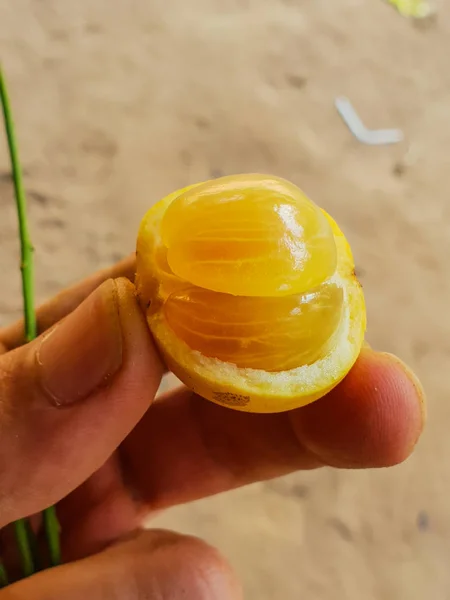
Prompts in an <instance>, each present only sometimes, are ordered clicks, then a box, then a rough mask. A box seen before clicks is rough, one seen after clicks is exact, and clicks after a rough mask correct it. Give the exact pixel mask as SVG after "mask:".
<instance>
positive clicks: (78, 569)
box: [0, 531, 242, 600]
mask: <svg viewBox="0 0 450 600" xmlns="http://www.w3.org/2000/svg"><path fill="white" fill-rule="evenodd" d="M49 598H64V600H85V599H86V598H89V600H117V599H118V598H126V599H127V600H142V599H143V598H149V599H150V598H155V599H156V598H158V599H160V600H240V599H241V598H242V593H241V589H240V586H239V584H238V582H237V580H236V578H235V576H234V575H233V573H232V572H231V569H230V567H229V566H228V564H227V563H226V561H225V560H224V559H223V558H222V557H221V556H220V555H219V554H218V552H217V551H216V550H214V549H213V548H211V547H210V546H208V545H207V544H206V543H205V542H202V541H201V540H198V539H196V538H192V537H188V536H182V535H178V534H175V533H172V532H168V531H148V532H142V533H140V534H138V535H137V536H135V537H133V538H132V539H129V540H128V541H125V542H122V543H120V544H118V545H117V546H113V547H111V548H109V549H108V550H105V551H104V552H102V553H101V554H98V555H96V556H93V557H91V558H88V559H84V560H81V561H78V562H74V563H69V564H67V565H64V566H62V567H57V568H54V569H51V570H48V571H43V572H41V573H39V574H38V575H35V576H33V577H31V578H29V579H25V580H23V581H21V582H18V583H16V584H14V585H11V586H9V587H7V588H5V589H4V590H3V591H2V592H0V600H48V599H49Z"/></svg>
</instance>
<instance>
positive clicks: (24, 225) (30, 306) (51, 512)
mask: <svg viewBox="0 0 450 600" xmlns="http://www.w3.org/2000/svg"><path fill="white" fill-rule="evenodd" d="M0 101H1V104H2V109H3V119H4V122H5V130H6V137H7V141H8V148H9V154H10V159H11V167H12V175H13V182H14V192H15V199H16V208H17V216H18V220H19V235H20V254H21V263H20V270H21V275H22V294H23V309H24V320H25V340H26V341H27V342H31V340H33V339H34V338H35V337H36V335H37V324H36V314H35V309H34V270H33V246H32V243H31V238H30V233H29V230H28V220H27V205H26V196H25V189H24V186H23V180H22V171H21V168H20V161H19V153H18V149H17V142H16V136H15V132H14V123H13V118H12V113H11V105H10V102H9V96H8V92H7V88H6V82H5V79H4V76H3V72H2V68H1V65H0ZM44 528H45V533H46V537H47V544H48V547H49V552H50V557H51V564H52V565H55V564H59V563H60V561H61V551H60V545H59V525H58V520H57V518H56V511H55V508H54V507H50V508H48V509H46V510H45V511H44ZM15 530H16V539H17V542H18V545H19V550H20V553H21V557H22V569H23V573H24V575H25V576H27V575H31V574H32V573H33V572H34V571H35V565H34V560H33V556H32V551H31V547H30V539H29V536H28V532H27V531H28V529H27V526H26V521H24V520H23V519H22V520H19V521H17V522H16V523H15Z"/></svg>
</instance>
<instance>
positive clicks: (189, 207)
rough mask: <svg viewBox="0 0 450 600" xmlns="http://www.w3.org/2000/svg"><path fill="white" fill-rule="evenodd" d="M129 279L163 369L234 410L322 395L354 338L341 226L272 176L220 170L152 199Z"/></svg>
mask: <svg viewBox="0 0 450 600" xmlns="http://www.w3.org/2000/svg"><path fill="white" fill-rule="evenodd" d="M136 287H137V291H138V296H139V299H140V302H141V305H142V307H143V309H144V310H145V314H146V318H147V322H148V325H149V327H150V330H151V331H152V333H153V336H154V338H155V341H156V343H157V344H158V346H159V349H160V351H161V353H162V355H163V357H164V359H165V361H166V363H167V366H168V367H169V368H170V369H171V370H172V371H173V373H174V374H175V375H176V376H177V377H178V378H179V379H180V380H181V381H183V382H184V383H185V384H186V385H187V386H188V387H189V388H191V389H192V390H193V391H195V392H197V393H198V394H200V395H201V396H204V397H205V398H207V399H209V400H212V401H213V402H216V403H218V404H222V405H226V406H229V407H232V408H235V409H237V410H243V411H249V412H281V411H285V410H290V409H293V408H296V407H299V406H303V405H305V404H308V403H310V402H312V401H314V400H316V399H318V398H320V397H322V396H323V395H324V394H326V393H327V392H328V391H329V390H330V389H332V388H333V387H334V386H335V385H336V384H337V383H339V381H341V380H342V379H343V377H344V376H345V375H346V374H347V373H348V371H349V370H350V368H351V367H352V366H353V364H354V362H355V361H356V358H357V357H358V354H359V351H360V349H361V345H362V343H363V339H364V332H365V324H366V313H365V304H364V296H363V292H362V289H361V286H360V284H359V282H358V281H357V279H356V277H355V274H354V262H353V257H352V253H351V250H350V247H349V245H348V243H347V241H346V239H345V237H344V235H343V234H342V232H341V231H340V229H339V228H338V226H337V225H336V223H335V222H334V221H333V219H332V218H331V217H330V216H329V215H328V214H327V213H325V211H323V210H321V209H320V208H319V207H318V206H317V205H316V204H314V203H313V202H312V201H311V200H309V199H308V198H307V197H306V196H305V194H304V193H303V192H302V191H301V190H300V189H299V188H297V187H296V186H294V185H293V184H292V183H290V182H288V181H285V180H284V179H280V178H278V177H273V176H268V175H258V174H252V175H236V176H229V177H222V178H219V179H215V180H213V181H208V182H205V183H200V184H195V185H191V186H189V187H187V188H184V189H182V190H179V191H177V192H174V193H172V194H170V195H169V196H167V197H166V198H164V199H163V200H161V201H160V202H158V203H157V204H155V205H154V206H153V207H152V208H151V209H150V210H149V211H148V212H147V214H146V215H145V216H144V219H143V220H142V223H141V226H140V229H139V234H138V240H137V270H136Z"/></svg>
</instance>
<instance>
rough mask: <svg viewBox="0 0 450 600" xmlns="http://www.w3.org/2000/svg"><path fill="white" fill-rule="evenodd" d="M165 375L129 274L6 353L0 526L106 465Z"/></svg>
mask: <svg viewBox="0 0 450 600" xmlns="http://www.w3.org/2000/svg"><path fill="white" fill-rule="evenodd" d="M161 375H162V365H161V363H160V360H159V357H158V354H157V352H156V350H155V348H154V346H153V342H152V339H151V337H150V335H149V333H148V328H147V325H146V323H145V319H144V317H143V315H142V312H141V310H140V309H139V307H138V304H137V301H136V297H135V290H134V286H133V285H132V284H131V283H130V282H129V281H128V280H126V279H119V280H116V281H114V280H111V279H110V280H108V281H106V282H105V283H103V284H102V285H101V286H100V287H99V288H98V289H97V290H96V291H95V292H94V293H93V294H91V295H90V296H89V297H88V298H87V300H85V302H83V303H82V304H81V305H80V306H79V307H78V308H77V309H76V310H75V311H74V312H73V313H72V314H71V315H70V316H68V317H67V318H66V319H65V320H64V321H62V322H61V323H60V324H58V325H56V327H55V328H53V329H52V330H51V331H50V332H49V333H48V334H45V335H43V336H41V338H40V339H38V340H36V341H35V342H33V343H31V344H28V345H26V346H22V347H21V348H18V349H16V350H14V351H12V352H9V353H7V354H4V355H2V356H0V481H1V489H0V515H1V516H0V525H4V524H6V523H7V522H10V521H12V520H15V519H17V518H19V517H22V516H25V515H29V514H31V513H35V512H38V511H39V510H41V509H42V508H45V507H46V506H48V505H50V504H54V503H55V502H56V501H58V500H59V499H60V498H61V497H63V496H65V495H66V494H68V493H69V492H70V491H72V490H73V489H74V488H75V487H76V486H78V485H79V484H80V483H81V482H82V481H84V480H85V479H86V478H87V477H89V475H91V474H92V473H93V472H94V471H96V470H97V469H98V468H99V467H100V466H101V465H102V464H104V462H105V461H106V460H107V459H108V457H109V456H110V455H111V454H112V452H113V451H114V450H115V449H116V448H117V446H118V445H119V444H120V442H121V441H122V440H123V439H124V438H125V436H126V435H127V434H128V433H129V432H130V430H131V429H132V428H133V427H134V426H135V424H136V423H137V422H138V421H139V419H140V418H141V417H142V415H143V414H144V413H145V411H146V410H147V408H148V407H149V405H150V402H151V401H152V400H153V398H154V395H155V393H156V391H157V389H158V386H159V383H160V379H161Z"/></svg>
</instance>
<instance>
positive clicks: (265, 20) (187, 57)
mask: <svg viewBox="0 0 450 600" xmlns="http://www.w3.org/2000/svg"><path fill="white" fill-rule="evenodd" d="M439 8H440V10H439V18H438V19H437V21H435V22H432V23H429V24H428V25H427V26H425V27H417V26H414V25H413V24H412V23H410V22H408V21H407V20H405V19H403V18H402V17H400V16H399V15H398V14H397V13H396V12H395V11H394V10H393V9H392V8H391V7H389V6H387V4H385V3H384V2H383V1H382V0H340V1H335V2H330V1H329V0H304V1H303V2H300V1H298V2H295V1H294V0H270V1H269V0H221V1H218V0H210V1H208V0H190V2H186V1H185V0H171V1H170V2H168V1H167V0H159V1H158V0H128V1H126V2H125V0H116V1H115V2H111V0H78V2H73V1H72V0H58V1H57V0H53V1H52V0H14V2H11V1H10V0H0V52H1V59H2V61H3V62H4V66H5V67H6V70H7V73H8V77H9V81H10V85H11V89H12V92H11V93H12V98H13V102H14V108H15V112H16V119H17V122H18V126H19V134H20V145H21V151H22V158H23V163H24V167H25V171H26V183H27V188H28V190H29V199H30V211H31V217H32V226H33V235H34V240H35V245H36V249H37V275H38V286H37V292H38V296H39V299H40V300H42V299H44V298H47V297H48V296H50V295H52V294H53V293H54V292H56V291H57V290H59V289H60V288H61V287H63V286H65V285H66V284H68V283H71V282H73V281H75V280H77V279H79V278H80V277H82V276H84V275H86V274H88V273H90V272H91V271H93V270H94V269H97V268H98V267H102V266H105V265H109V264H111V263H113V262H114V261H116V260H117V259H118V258H120V257H121V256H123V255H125V254H127V253H128V252H129V251H131V250H132V249H133V245H134V239H135V235H136V229H137V226H138V223H139V220H140V218H141V216H142V214H143V212H144V211H145V210H146V208H147V207H148V206H149V205H150V204H151V203H152V202H153V201H155V200H156V199H158V198H159V197H160V196H162V195H163V194H165V193H166V192H169V191H171V190H173V189H175V188H176V187H178V186H181V185H184V184H187V183H189V182H194V181H198V180H202V179H205V178H209V177H210V176H216V175H218V174H221V173H224V174H225V173H233V172H246V171H262V172H272V173H276V174H278V175H281V176H284V177H287V178H289V179H292V180H293V181H294V182H296V183H298V184H300V185H301V186H302V187H303V188H304V189H305V190H306V191H307V192H308V193H309V194H310V195H311V196H312V197H313V198H314V199H315V200H316V201H317V202H319V203H321V204H322V205H323V206H324V207H325V208H326V209H328V210H329V211H330V212H331V213H332V214H333V215H334V216H335V217H336V218H337V220H338V221H339V223H340V224H341V225H342V227H343V228H344V230H345V231H346V233H347V234H348V237H349V239H350V241H351V243H352V245H353V249H354V252H355V255H356V257H357V263H358V272H359V274H360V277H361V278H362V282H363V284H364V287H365V291H366V294H367V301H368V308H369V332H368V338H369V341H370V342H371V343H372V344H373V345H374V346H375V347H376V348H380V349H381V348H382V349H386V350H389V351H393V352H395V353H398V354H399V355H400V356H401V357H402V358H403V359H405V360H406V361H408V362H409V363H410V364H411V365H412V366H413V367H414V368H415V369H416V370H417V371H418V373H419V374H420V376H421V378H422V380H423V382H424V385H425V388H426V391H427V393H428V396H429V401H430V407H429V412H430V415H429V425H428V430H427V432H426V434H425V435H424V438H423V440H422V442H421V443H420V445H419V447H418V448H417V451H416V453H415V455H414V456H413V457H412V458H411V459H410V460H408V461H407V462H406V463H405V464H403V465H402V466H400V467H398V468H394V469H390V470H386V471H383V470H382V471H377V472H334V471H331V470H323V471H321V472H314V473H308V474H306V475H303V474H299V475H295V476H293V477H288V478H285V479H280V480H276V481H273V482H271V483H267V484H261V485H255V486H251V487H249V488H247V489H244V490H241V491H238V492H235V493H232V494H227V495H223V496H220V497H217V498H214V499H212V500H208V501H204V502H200V503H197V504H194V505H189V506H184V507H180V508H178V509H176V510H173V511H171V512H170V513H168V514H167V515H165V516H164V517H161V518H160V519H159V521H158V524H161V525H164V526H171V527H175V528H179V529H180V530H182V531H186V532H191V533H196V534H200V535H202V536H204V537H205V538H206V539H208V540H209V541H211V542H213V543H215V544H217V545H218V546H219V547H220V548H221V550H222V551H223V552H224V553H225V554H226V555H227V556H228V557H229V558H230V560H231V562H232V563H233V565H234V566H235V568H236V569H237V571H238V572H239V574H240V576H241V577H242V579H243V581H244V584H245V588H246V593H247V597H248V598H252V599H257V600H269V599H270V600H272V599H276V600H299V599H300V598H302V599H303V598H305V599H308V600H309V599H312V600H347V599H348V600H359V599H362V598H363V599H365V600H375V599H376V600H423V599H424V598H432V599H433V600H441V599H442V600H448V599H450V569H449V564H450V508H449V507H450V501H449V498H448V494H449V492H450V461H449V459H450V436H449V434H448V429H449V425H450V403H449V401H448V398H449V384H448V379H447V369H448V365H449V361H450V319H449V317H448V306H449V300H450V290H449V286H450V277H449V263H448V257H449V256H450V203H449V201H448V198H449V187H450V169H449V166H450V163H449V159H448V150H449V148H450V119H449V107H450V70H449V68H448V66H447V64H448V55H449V50H450V41H449V40H450V11H449V9H448V4H447V6H444V3H443V1H442V3H441V5H440V6H439ZM342 94H344V95H347V96H349V97H350V98H351V99H352V101H353V102H354V104H355V106H356V107H357V109H358V110H359V112H360V113H361V115H362V117H363V120H364V121H365V122H366V123H367V124H368V125H369V126H371V127H374V128H375V127H391V126H395V127H401V128H402V129H403V131H404V132H405V135H406V142H405V143H402V144H399V145H396V146H390V147H378V148H371V147H366V146H362V145H361V144H359V143H358V142H357V141H356V140H354V139H353V138H352V137H351V135H350V134H349V132H348V130H347V129H346V128H345V126H344V125H343V123H342V122H341V120H340V119H339V117H338V116H337V114H336V111H335V108H334V105H333V102H334V98H335V97H336V96H337V95H342ZM0 242H1V246H0V250H1V251H0V270H1V272H2V275H3V279H2V280H3V286H2V290H1V294H0V323H2V324H4V323H7V322H9V321H10V320H12V319H14V318H16V317H17V316H18V315H19V313H20V287H19V278H18V271H17V266H18V259H17V240H16V221H15V215H14V210H13V207H12V198H11V190H10V185H9V182H8V161H7V156H6V152H5V149H4V147H3V145H2V146H1V147H0Z"/></svg>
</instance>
